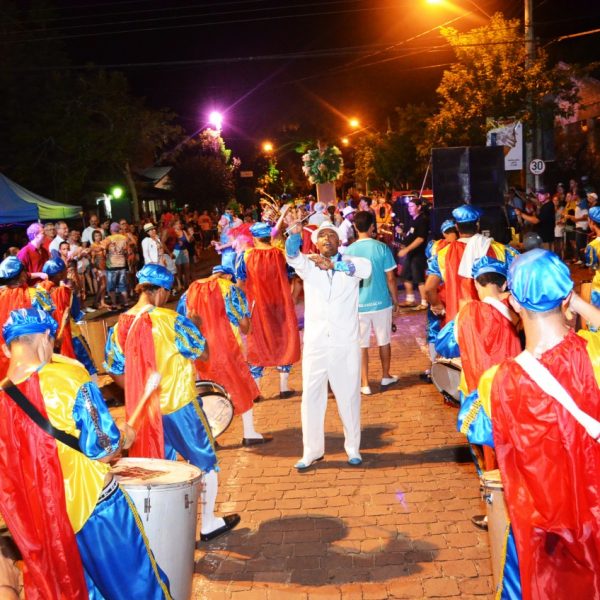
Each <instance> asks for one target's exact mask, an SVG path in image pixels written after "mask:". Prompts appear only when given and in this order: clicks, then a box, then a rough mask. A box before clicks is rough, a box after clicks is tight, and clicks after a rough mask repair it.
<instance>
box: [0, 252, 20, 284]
mask: <svg viewBox="0 0 600 600" xmlns="http://www.w3.org/2000/svg"><path fill="white" fill-rule="evenodd" d="M24 268H25V267H24V266H23V263H22V262H21V261H20V260H19V259H18V258H17V257H16V256H9V257H8V258H5V259H4V260H3V261H2V262H1V263H0V279H14V278H15V277H16V276H17V275H18V274H19V273H20V272H21V271H22V270H23V269H24Z"/></svg>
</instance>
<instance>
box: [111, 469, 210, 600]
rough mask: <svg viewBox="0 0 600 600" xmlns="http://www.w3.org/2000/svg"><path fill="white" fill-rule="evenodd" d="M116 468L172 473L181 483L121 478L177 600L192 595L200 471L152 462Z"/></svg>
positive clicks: (185, 598)
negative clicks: (180, 474) (145, 469)
mask: <svg viewBox="0 0 600 600" xmlns="http://www.w3.org/2000/svg"><path fill="white" fill-rule="evenodd" d="M117 466H132V467H142V468H147V469H151V470H162V471H171V472H173V473H174V479H177V478H178V475H179V473H178V471H179V470H181V471H182V476H181V477H180V480H179V481H173V482H169V483H155V484H153V483H152V479H148V480H144V481H140V480H134V481H133V482H132V481H128V479H127V478H126V477H125V478H124V477H118V479H119V484H120V485H121V487H122V488H123V489H124V490H125V491H126V492H127V494H128V495H129V497H130V498H131V500H132V501H133V503H134V504H135V507H136V509H137V511H138V513H139V515H140V519H141V521H142V524H143V526H144V530H145V532H146V536H147V538H148V541H149V543H150V548H151V549H152V552H153V553H154V556H155V558H156V561H157V563H158V564H159V565H160V567H161V569H162V570H163V571H164V572H165V573H166V574H167V576H168V577H169V582H170V585H171V595H172V596H173V598H174V600H188V599H189V598H190V597H191V594H192V579H193V576H194V553H195V549H196V527H197V522H198V503H199V495H200V478H201V476H202V472H201V471H200V469H198V468H196V467H194V466H193V465H190V464H187V463H177V462H174V461H168V460H158V459H151V458H122V459H121V460H119V461H118V463H117Z"/></svg>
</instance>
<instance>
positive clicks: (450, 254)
mask: <svg viewBox="0 0 600 600" xmlns="http://www.w3.org/2000/svg"><path fill="white" fill-rule="evenodd" d="M447 245H448V250H447V252H446V257H445V260H446V272H445V274H444V284H445V289H446V305H445V306H446V314H445V315H444V321H443V322H442V325H445V324H446V323H448V322H450V321H452V319H454V317H455V316H456V314H457V313H458V309H459V308H460V302H461V300H477V299H478V296H477V290H476V289H475V280H474V279H472V278H470V277H469V278H467V277H461V276H460V275H459V274H458V267H459V266H460V261H461V260H462V257H463V254H464V253H465V246H466V244H464V243H463V242H459V241H456V242H450V243H449V244H447ZM438 253H439V250H438ZM486 256H491V257H492V258H495V257H496V253H495V252H494V248H493V247H492V246H490V247H489V249H488V251H487V254H486Z"/></svg>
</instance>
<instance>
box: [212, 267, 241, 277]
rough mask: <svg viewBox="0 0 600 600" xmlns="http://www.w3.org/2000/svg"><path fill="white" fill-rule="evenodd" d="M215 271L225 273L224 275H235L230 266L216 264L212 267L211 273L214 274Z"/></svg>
mask: <svg viewBox="0 0 600 600" xmlns="http://www.w3.org/2000/svg"><path fill="white" fill-rule="evenodd" d="M216 273H225V274H226V275H235V273H234V272H233V269H232V268H231V267H227V266H225V265H217V266H216V267H213V268H212V274H213V275H215V274H216Z"/></svg>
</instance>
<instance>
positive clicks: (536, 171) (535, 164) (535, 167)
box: [529, 158, 546, 175]
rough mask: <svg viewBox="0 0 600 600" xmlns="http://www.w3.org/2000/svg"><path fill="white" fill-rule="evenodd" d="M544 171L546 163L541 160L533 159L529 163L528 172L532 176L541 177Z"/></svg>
mask: <svg viewBox="0 0 600 600" xmlns="http://www.w3.org/2000/svg"><path fill="white" fill-rule="evenodd" d="M545 170H546V163H545V162H544V161H543V160H542V159H541V158H534V159H533V160H532V161H531V162H530V163H529V172H530V173H531V174H532V175H541V174H542V173H543V172H544V171H545Z"/></svg>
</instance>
